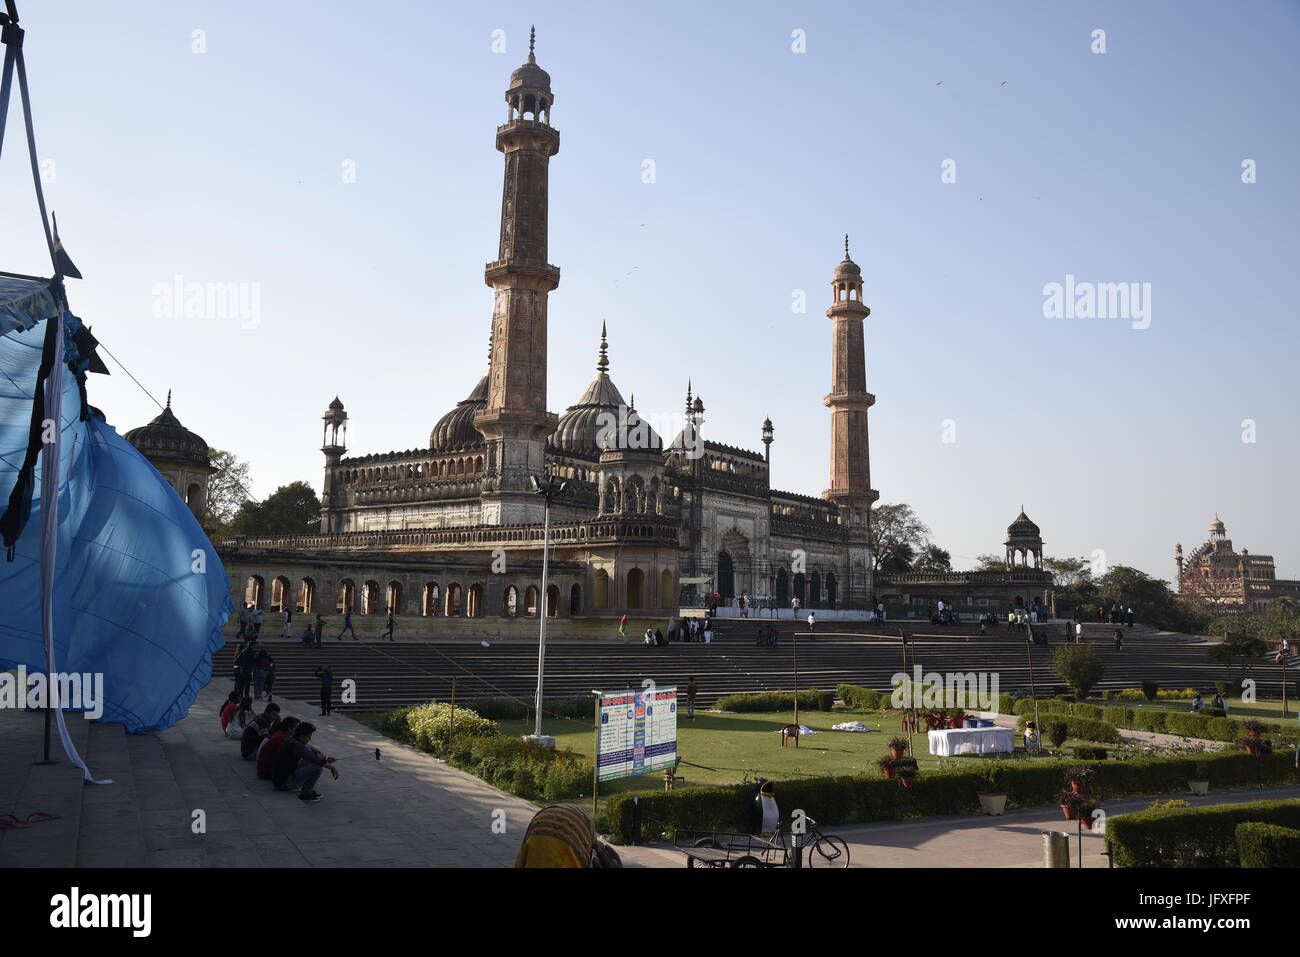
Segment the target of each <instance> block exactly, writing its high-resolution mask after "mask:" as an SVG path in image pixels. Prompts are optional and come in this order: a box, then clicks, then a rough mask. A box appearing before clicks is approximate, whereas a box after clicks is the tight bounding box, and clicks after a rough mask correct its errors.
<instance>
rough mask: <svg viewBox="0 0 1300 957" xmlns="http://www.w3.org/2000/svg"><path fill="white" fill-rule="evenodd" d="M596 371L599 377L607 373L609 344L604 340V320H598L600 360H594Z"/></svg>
mask: <svg viewBox="0 0 1300 957" xmlns="http://www.w3.org/2000/svg"><path fill="white" fill-rule="evenodd" d="M596 371H597V372H599V373H600V374H601V375H606V374H607V373H608V372H609V343H608V341H607V340H606V338H605V320H604V319H602V320H600V358H599V359H597V360H596Z"/></svg>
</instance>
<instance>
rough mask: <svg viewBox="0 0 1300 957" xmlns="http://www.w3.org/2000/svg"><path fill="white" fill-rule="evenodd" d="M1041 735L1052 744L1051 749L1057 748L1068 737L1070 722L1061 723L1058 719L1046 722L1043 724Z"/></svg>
mask: <svg viewBox="0 0 1300 957" xmlns="http://www.w3.org/2000/svg"><path fill="white" fill-rule="evenodd" d="M1043 734H1044V736H1045V737H1046V738H1047V740H1048V741H1050V742H1051V743H1052V747H1054V748H1059V747H1060V746H1061V745H1063V744H1065V740H1066V738H1068V737H1069V736H1070V722H1068V721H1062V720H1061V719H1060V718H1053V719H1052V720H1051V721H1046V722H1044V724H1043Z"/></svg>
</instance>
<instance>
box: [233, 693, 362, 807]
mask: <svg viewBox="0 0 1300 957" xmlns="http://www.w3.org/2000/svg"><path fill="white" fill-rule="evenodd" d="M221 731H222V733H223V734H225V736H226V737H227V738H230V739H231V740H234V741H238V742H239V754H240V756H241V757H242V758H243V759H244V760H245V761H256V762H257V776H258V778H260V779H261V780H263V781H270V782H271V784H272V785H273V786H274V787H275V789H276V790H277V791H297V792H298V800H300V801H302V802H303V803H304V804H315V803H317V802H318V801H320V799H321V796H320V794H318V793H317V792H316V782H317V781H318V780H319V779H320V776H321V773H322V772H323V771H329V773H330V774H331V775H333V777H334V779H335V780H338V776H339V772H338V769H337V768H335V767H334V759H333V758H331V757H328V756H326V755H325V754H323V753H322V752H321V751H319V750H318V749H316V748H314V747H312V744H311V739H312V735H313V734H315V733H316V726H315V725H314V724H312V723H311V722H310V721H299V720H298V719H297V718H294V717H289V716H285V717H282V716H281V715H280V706H279V705H278V704H276V703H275V702H273V701H272V702H269V703H268V704H267V706H266V707H265V708H264V709H263V710H262V712H261V713H260V714H254V713H253V699H252V698H250V697H248V696H247V695H243V696H242V697H241V695H240V692H239V691H238V690H236V691H232V692H230V696H229V697H228V698H227V699H226V704H225V706H224V707H223V708H222V709H221Z"/></svg>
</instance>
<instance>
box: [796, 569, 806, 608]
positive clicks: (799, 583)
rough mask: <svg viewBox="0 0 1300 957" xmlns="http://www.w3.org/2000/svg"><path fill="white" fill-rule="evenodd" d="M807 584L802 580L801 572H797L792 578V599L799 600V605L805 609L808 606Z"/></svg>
mask: <svg viewBox="0 0 1300 957" xmlns="http://www.w3.org/2000/svg"><path fill="white" fill-rule="evenodd" d="M807 591H808V583H807V581H806V580H805V579H804V576H803V572H797V573H796V574H795V576H794V597H795V598H798V599H799V604H800V605H803V606H804V607H805V608H806V607H807V606H808V601H807V599H808V595H807Z"/></svg>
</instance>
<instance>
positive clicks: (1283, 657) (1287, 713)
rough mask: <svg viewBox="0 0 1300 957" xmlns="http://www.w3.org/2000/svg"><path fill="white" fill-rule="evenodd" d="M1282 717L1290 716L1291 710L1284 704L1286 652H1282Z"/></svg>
mask: <svg viewBox="0 0 1300 957" xmlns="http://www.w3.org/2000/svg"><path fill="white" fill-rule="evenodd" d="M1282 717H1284V718H1289V717H1291V712H1290V711H1289V710H1287V706H1286V652H1283V653H1282Z"/></svg>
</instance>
